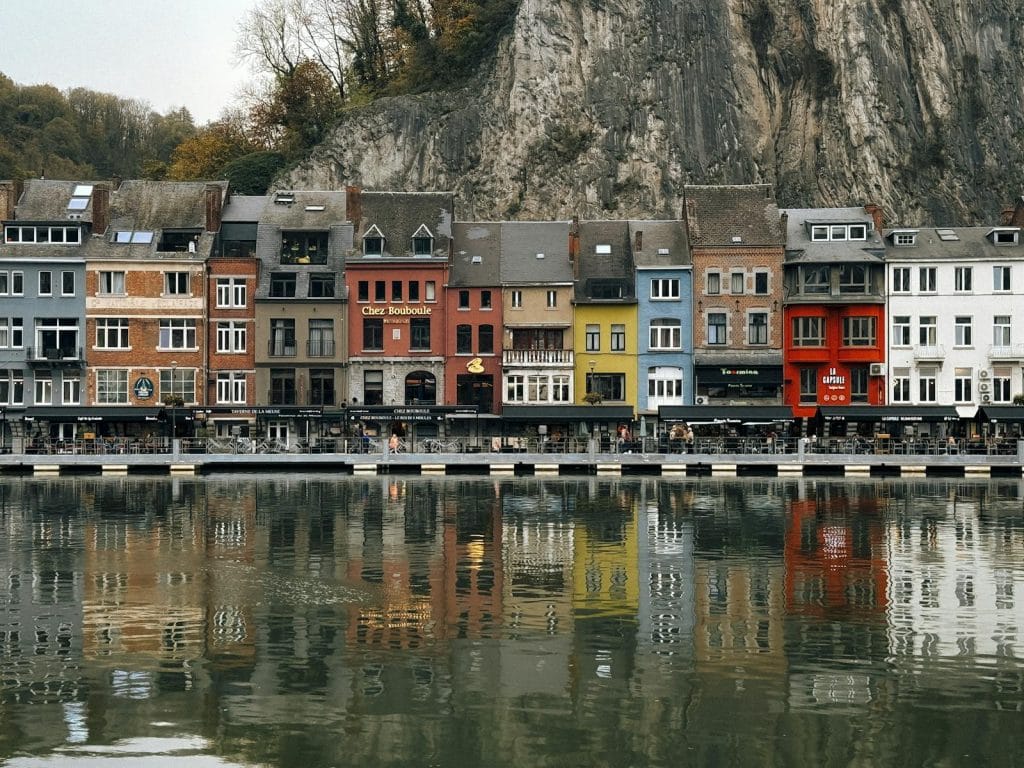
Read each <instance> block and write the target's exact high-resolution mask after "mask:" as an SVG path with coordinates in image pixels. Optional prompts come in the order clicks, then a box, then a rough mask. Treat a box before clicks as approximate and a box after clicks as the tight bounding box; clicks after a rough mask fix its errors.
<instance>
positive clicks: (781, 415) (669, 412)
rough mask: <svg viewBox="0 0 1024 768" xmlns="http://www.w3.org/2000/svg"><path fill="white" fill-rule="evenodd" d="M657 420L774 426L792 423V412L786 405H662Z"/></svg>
mask: <svg viewBox="0 0 1024 768" xmlns="http://www.w3.org/2000/svg"><path fill="white" fill-rule="evenodd" d="M658 420H659V421H678V422H684V421H685V422H686V423H687V424H691V423H692V424H699V423H701V422H704V423H714V422H716V421H717V422H734V423H736V424H756V423H762V424H776V423H779V422H784V421H792V420H793V410H792V409H791V408H790V407H789V406H788V405H663V406H661V407H660V408H658Z"/></svg>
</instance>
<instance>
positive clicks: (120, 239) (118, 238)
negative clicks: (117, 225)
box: [114, 230, 153, 244]
mask: <svg viewBox="0 0 1024 768" xmlns="http://www.w3.org/2000/svg"><path fill="white" fill-rule="evenodd" d="M114 242H115V243H133V244H135V243H152V242H153V233H152V232H146V231H144V230H138V231H134V232H133V231H130V230H119V231H117V232H115V233H114Z"/></svg>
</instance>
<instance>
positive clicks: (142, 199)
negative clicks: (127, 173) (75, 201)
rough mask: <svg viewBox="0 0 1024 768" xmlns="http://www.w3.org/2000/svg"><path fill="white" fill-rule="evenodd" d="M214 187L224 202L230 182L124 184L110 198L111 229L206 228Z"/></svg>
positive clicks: (132, 181)
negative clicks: (208, 190)
mask: <svg viewBox="0 0 1024 768" xmlns="http://www.w3.org/2000/svg"><path fill="white" fill-rule="evenodd" d="M211 184H216V185H217V186H218V187H220V190H221V199H222V200H223V198H224V196H225V195H226V194H227V187H228V183H227V182H226V181H217V182H206V181H147V180H138V179H133V180H131V181H123V182H121V186H119V187H118V188H117V189H115V190H114V191H113V192H112V193H111V195H110V228H111V230H152V231H154V232H158V231H160V230H164V229H205V228H206V188H207V186H209V185H211Z"/></svg>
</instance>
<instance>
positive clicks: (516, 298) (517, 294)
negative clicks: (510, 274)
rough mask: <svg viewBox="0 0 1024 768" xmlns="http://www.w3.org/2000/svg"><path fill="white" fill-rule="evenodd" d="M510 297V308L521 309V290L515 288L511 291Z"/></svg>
mask: <svg viewBox="0 0 1024 768" xmlns="http://www.w3.org/2000/svg"><path fill="white" fill-rule="evenodd" d="M511 298H512V309H522V308H523V292H522V291H520V290H519V289H518V288H517V289H516V290H514V291H512V296H511Z"/></svg>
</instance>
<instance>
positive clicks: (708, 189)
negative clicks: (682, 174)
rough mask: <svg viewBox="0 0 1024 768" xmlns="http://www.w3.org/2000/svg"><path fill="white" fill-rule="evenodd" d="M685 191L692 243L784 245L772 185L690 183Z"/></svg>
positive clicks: (717, 245) (701, 244)
mask: <svg viewBox="0 0 1024 768" xmlns="http://www.w3.org/2000/svg"><path fill="white" fill-rule="evenodd" d="M683 193H684V195H685V197H686V217H687V222H688V224H689V227H690V243H691V245H692V246H693V247H695V248H699V247H702V246H705V247H710V246H715V247H719V246H745V247H750V246H753V245H761V246H782V245H785V242H786V233H785V232H783V231H782V225H781V223H780V221H779V208H778V206H777V205H776V204H775V196H774V194H773V192H772V187H771V185H769V184H729V185H716V186H687V187H686V188H685V189H684V190H683ZM735 238H739V240H738V241H737V240H736V239H735Z"/></svg>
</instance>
